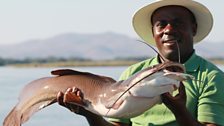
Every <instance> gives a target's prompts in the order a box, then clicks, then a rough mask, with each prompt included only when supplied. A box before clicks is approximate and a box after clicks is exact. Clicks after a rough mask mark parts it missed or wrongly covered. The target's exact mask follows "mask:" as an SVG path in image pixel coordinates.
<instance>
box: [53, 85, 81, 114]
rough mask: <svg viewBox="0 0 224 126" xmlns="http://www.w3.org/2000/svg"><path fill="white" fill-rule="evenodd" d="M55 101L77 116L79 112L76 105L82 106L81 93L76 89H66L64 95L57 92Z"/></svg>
mask: <svg viewBox="0 0 224 126" xmlns="http://www.w3.org/2000/svg"><path fill="white" fill-rule="evenodd" d="M57 101H58V104H59V105H61V106H64V107H66V108H68V109H69V110H70V111H72V112H75V113H77V114H79V110H80V107H79V106H78V105H81V106H82V105H84V102H83V93H82V92H81V90H80V89H78V88H76V87H73V88H68V89H67V90H66V91H65V93H62V92H59V93H58V94H57Z"/></svg>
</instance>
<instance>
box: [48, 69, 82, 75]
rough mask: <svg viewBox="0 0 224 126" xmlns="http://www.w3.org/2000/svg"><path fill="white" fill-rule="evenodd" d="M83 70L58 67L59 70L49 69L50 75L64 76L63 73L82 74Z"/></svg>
mask: <svg viewBox="0 0 224 126" xmlns="http://www.w3.org/2000/svg"><path fill="white" fill-rule="evenodd" d="M82 73H83V72H79V71H76V70H71V69H59V70H54V71H51V74H52V75H59V76H64V75H79V74H82Z"/></svg>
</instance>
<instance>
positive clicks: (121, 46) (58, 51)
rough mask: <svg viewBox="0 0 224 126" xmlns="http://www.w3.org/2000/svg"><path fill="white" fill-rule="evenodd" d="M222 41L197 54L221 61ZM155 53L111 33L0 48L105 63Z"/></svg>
mask: <svg viewBox="0 0 224 126" xmlns="http://www.w3.org/2000/svg"><path fill="white" fill-rule="evenodd" d="M223 44H224V43H223V42H207V41H204V42H201V43H199V44H196V45H195V48H196V51H197V53H198V54H200V55H201V56H203V57H206V58H224V50H223V47H224V46H223ZM155 55H156V53H155V52H154V51H153V50H152V49H151V48H149V47H148V46H147V45H145V44H143V43H141V42H139V41H138V39H136V38H131V37H128V36H126V35H122V34H117V33H113V32H106V33H101V34H77V33H67V34H60V35H56V36H54V37H50V38H46V39H35V40H28V41H24V42H20V43H18V44H13V45H0V57H1V58H12V59H25V58H31V59H35V58H48V57H56V58H75V57H77V58H85V59H92V60H107V59H114V58H137V57H151V56H155Z"/></svg>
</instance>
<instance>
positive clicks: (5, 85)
mask: <svg viewBox="0 0 224 126" xmlns="http://www.w3.org/2000/svg"><path fill="white" fill-rule="evenodd" d="M218 67H219V68H221V69H222V70H223V71H224V65H219V66H218ZM126 68H127V67H77V68H71V69H75V70H81V71H88V72H92V73H95V74H100V75H105V76H110V77H113V78H114V79H116V80H117V79H118V78H119V76H120V74H121V73H122V71H124V70H125V69H126ZM54 69H56V68H13V67H0V86H1V92H0V123H1V124H2V122H3V120H4V118H5V116H6V115H7V114H8V113H9V111H10V110H11V109H12V108H13V106H14V105H15V104H16V103H17V98H18V96H19V92H20V91H21V89H22V88H23V87H24V86H25V84H27V83H28V82H30V81H32V80H34V79H37V78H40V77H44V76H49V75H50V74H49V73H50V71H51V70H54ZM46 125H51V126H64V125H70V126H87V125H88V123H87V121H86V120H85V118H84V117H82V116H79V115H77V114H74V113H71V112H70V111H69V110H67V109H65V108H63V107H61V106H59V105H57V104H54V105H52V106H49V107H47V108H45V109H43V110H42V111H39V112H38V113H36V114H35V115H34V116H32V118H31V119H30V120H29V121H28V122H27V123H25V124H24V125H23V126H46Z"/></svg>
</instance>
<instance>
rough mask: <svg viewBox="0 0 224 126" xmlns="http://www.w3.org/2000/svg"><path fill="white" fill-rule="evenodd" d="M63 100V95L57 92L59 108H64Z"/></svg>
mask: <svg viewBox="0 0 224 126" xmlns="http://www.w3.org/2000/svg"><path fill="white" fill-rule="evenodd" d="M63 99H64V93H62V92H58V94H57V101H58V104H59V105H61V106H64V107H66V106H65V104H64V100H63Z"/></svg>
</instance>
